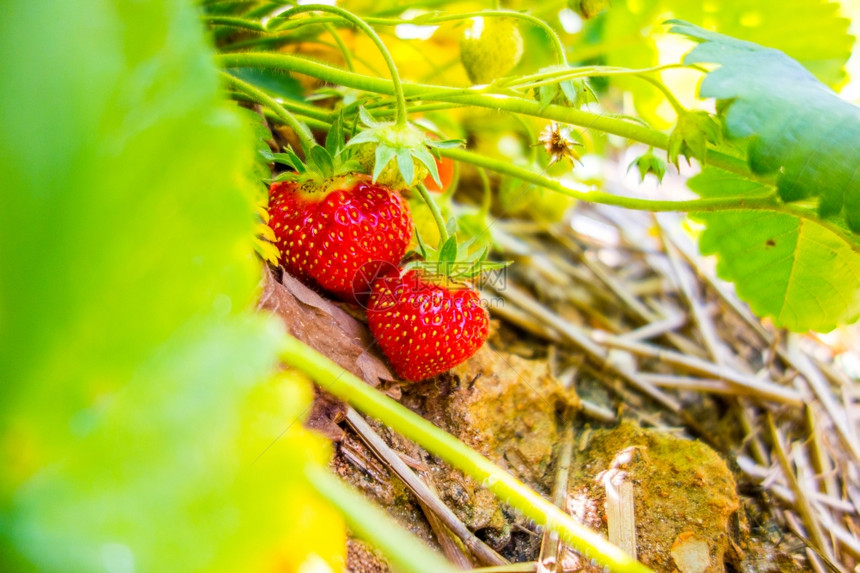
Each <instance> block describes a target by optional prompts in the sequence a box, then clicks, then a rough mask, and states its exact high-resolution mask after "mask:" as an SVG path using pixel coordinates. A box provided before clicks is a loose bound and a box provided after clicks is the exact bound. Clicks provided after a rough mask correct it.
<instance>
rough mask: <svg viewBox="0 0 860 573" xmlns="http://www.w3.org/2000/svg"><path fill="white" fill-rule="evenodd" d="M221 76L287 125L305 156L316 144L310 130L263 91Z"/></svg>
mask: <svg viewBox="0 0 860 573" xmlns="http://www.w3.org/2000/svg"><path fill="white" fill-rule="evenodd" d="M221 76H222V77H223V78H224V80H225V81H226V82H227V83H228V84H229V85H230V86H232V87H234V88H236V89H237V90H239V91H240V92H243V93H244V94H245V95H247V96H248V97H250V98H251V99H253V100H254V101H256V102H258V103H260V104H262V105H264V106H266V107H268V108H269V109H270V110H272V112H274V113H275V115H276V116H277V117H278V119H280V120H281V121H283V122H284V123H285V124H287V125H288V126H289V127H290V128H291V129H292V130H293V131H295V132H296V135H297V136H298V137H299V140H300V141H301V142H302V149H303V150H304V152H305V155H307V153H308V152H309V151H310V149H311V147H313V146H314V145H315V144H316V141H315V140H314V136H313V134H312V133H311V130H310V129H309V128H308V126H307V125H305V124H304V123H303V122H301V121H299V120H298V119H297V118H296V116H294V115H293V114H292V113H290V112H289V111H287V110H286V109H285V108H284V106H282V105H281V104H279V103H278V102H277V101H276V100H275V98H273V97H271V96H269V95H268V94H267V93H266V92H264V91H263V90H261V89H259V88H256V87H254V86H252V85H251V84H249V83H247V82H244V81H242V80H240V79H239V78H237V77H234V76H231V75H230V74H228V73H226V72H221Z"/></svg>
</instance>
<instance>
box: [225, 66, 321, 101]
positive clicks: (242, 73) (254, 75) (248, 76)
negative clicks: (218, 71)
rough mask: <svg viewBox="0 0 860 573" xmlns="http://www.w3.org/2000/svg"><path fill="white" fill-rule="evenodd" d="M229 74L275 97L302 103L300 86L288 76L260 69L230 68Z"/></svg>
mask: <svg viewBox="0 0 860 573" xmlns="http://www.w3.org/2000/svg"><path fill="white" fill-rule="evenodd" d="M230 74H232V75H234V76H236V77H237V78H239V79H240V80H242V81H245V82H248V83H249V84H252V85H255V86H257V87H258V88H262V89H263V90H265V91H267V92H269V93H270V94H273V95H275V96H278V97H282V98H285V99H293V100H298V101H304V98H305V92H304V89H303V88H302V84H300V83H299V81H298V80H297V79H295V78H294V77H293V76H291V75H290V74H287V73H284V72H281V71H278V70H264V69H260V68H232V69H231V70H230Z"/></svg>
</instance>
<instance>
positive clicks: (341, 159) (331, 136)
mask: <svg viewBox="0 0 860 573" xmlns="http://www.w3.org/2000/svg"><path fill="white" fill-rule="evenodd" d="M343 142H344V136H343V120H342V118H341V117H338V118H337V120H335V122H334V123H333V124H332V126H331V129H330V130H329V132H328V136H327V137H326V141H325V147H323V146H322V145H317V144H316V143H313V144H311V145H310V147H309V148H306V149H304V153H305V159H304V160H302V158H301V157H299V156H298V154H296V152H295V151H294V150H293V149H291V148H289V147H288V148H286V149H285V150H284V152H283V153H271V152H268V151H260V152H259V153H260V155H262V156H263V158H264V159H265V160H266V161H267V162H269V163H279V164H281V165H286V166H287V167H289V168H291V169H292V171H286V172H284V173H281V174H280V175H278V176H277V177H275V178H274V179H272V183H275V182H278V181H295V182H296V183H299V184H300V186H301V189H303V190H306V191H308V192H310V191H311V190H313V192H315V193H320V192H328V191H329V190H331V189H335V188H343V187H344V186H346V185H348V183H349V182H348V181H347V179H350V180H351V179H355V174H356V173H357V172H360V171H361V166H360V165H359V164H358V163H357V162H356V161H355V160H354V159H353V158H351V157H349V154H348V153H346V151H345V145H344V143H343Z"/></svg>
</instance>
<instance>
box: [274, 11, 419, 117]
mask: <svg viewBox="0 0 860 573" xmlns="http://www.w3.org/2000/svg"><path fill="white" fill-rule="evenodd" d="M306 12H328V13H330V14H335V15H337V16H340V17H341V18H343V19H344V20H347V21H349V22H350V23H352V24H354V25H355V26H356V27H357V28H359V29H360V30H361V31H362V32H364V33H365V34H367V36H368V37H369V38H370V39H371V40H372V41H373V43H374V44H375V45H376V47H377V48H378V49H379V52H380V53H381V54H382V58H383V59H384V60H385V64H386V65H387V66H388V71H389V73H390V74H391V87H392V92H391V93H393V94H394V97H395V99H396V101H397V116H396V120H395V124H396V125H397V126H398V127H404V126H405V125H406V97H405V95H404V94H403V86H402V82H401V81H400V74H399V73H398V72H397V66H396V65H395V64H394V58H392V57H391V52H389V51H388V48H387V47H386V46H385V43H384V42H383V41H382V39H381V38H380V37H379V34H377V33H376V31H375V30H374V29H373V28H371V27H370V26H369V25H368V24H367V22H365V21H364V20H362V19H361V18H359V17H358V16H356V15H355V14H353V13H352V12H349V11H348V10H344V9H343V8H338V7H337V6H329V5H327V4H305V5H303V6H295V7H294V8H290V9H289V10H286V11H285V12H282V13H280V14H278V17H281V18H285V19H288V18H290V17H292V16H295V15H297V14H303V13H306ZM275 29H276V30H277V28H275ZM348 73H349V72H348ZM344 85H345V84H344Z"/></svg>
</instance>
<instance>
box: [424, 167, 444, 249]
mask: <svg viewBox="0 0 860 573" xmlns="http://www.w3.org/2000/svg"><path fill="white" fill-rule="evenodd" d="M416 187H417V188H418V194H419V195H421V198H422V199H424V202H425V203H427V208H428V209H430V213H431V214H432V215H433V220H434V221H435V222H436V226H437V227H438V228H439V245H438V248H440V249H441V248H442V245H444V244H445V243H446V242H447V241H448V238H449V235H448V227H447V226H446V225H445V219H443V218H442V211H440V210H439V205H437V204H436V201H435V200H434V199H433V197H431V196H430V192H429V191H427V188H426V187H425V186H424V184H423V183H419V184H418V185H417V186H416Z"/></svg>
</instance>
